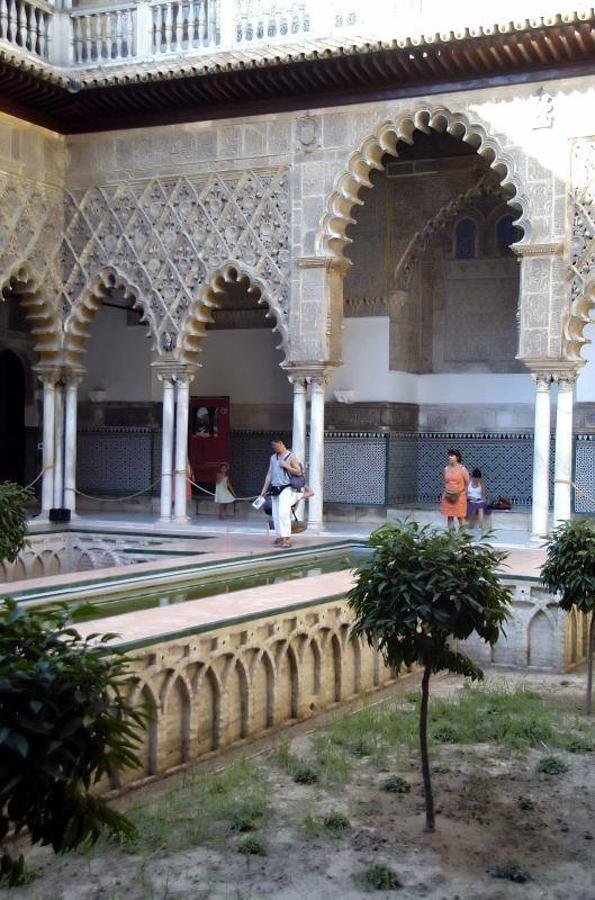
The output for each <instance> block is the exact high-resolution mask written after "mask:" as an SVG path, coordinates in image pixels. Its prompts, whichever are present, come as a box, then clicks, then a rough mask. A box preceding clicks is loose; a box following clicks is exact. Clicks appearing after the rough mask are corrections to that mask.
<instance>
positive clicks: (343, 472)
mask: <svg viewBox="0 0 595 900" xmlns="http://www.w3.org/2000/svg"><path fill="white" fill-rule="evenodd" d="M386 452H387V440H386V436H385V435H378V434H369V435H361V434H344V433H342V434H333V435H332V436H331V435H327V436H326V437H325V440H324V460H325V467H324V496H325V500H326V501H327V503H355V504H356V505H358V506H366V505H371V506H376V505H379V506H382V505H383V504H385V503H386Z"/></svg>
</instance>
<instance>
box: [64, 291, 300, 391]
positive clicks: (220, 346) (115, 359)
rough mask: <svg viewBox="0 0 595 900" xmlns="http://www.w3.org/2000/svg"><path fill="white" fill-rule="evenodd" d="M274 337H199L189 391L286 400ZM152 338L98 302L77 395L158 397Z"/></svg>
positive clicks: (257, 333) (255, 332) (237, 333)
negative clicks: (99, 392)
mask: <svg viewBox="0 0 595 900" xmlns="http://www.w3.org/2000/svg"><path fill="white" fill-rule="evenodd" d="M278 343H279V336H278V335H277V334H275V333H273V332H272V331H270V330H269V329H266V330H264V329H262V330H260V329H237V330H229V331H211V332H209V333H208V334H207V337H206V338H205V340H204V342H203V351H202V353H201V355H200V363H201V368H199V370H198V371H197V373H196V376H195V378H194V381H193V382H192V386H191V393H192V394H193V395H194V396H201V395H205V396H210V395H217V394H219V395H223V396H229V397H230V398H231V400H232V402H234V403H250V404H255V403H258V404H263V403H290V402H291V397H292V391H291V385H290V384H289V382H288V380H287V377H286V376H285V374H284V373H283V371H282V370H281V369H280V368H279V363H281V362H282V361H283V354H282V353H280V352H279V351H278V350H276V349H275V348H276V346H277V344H278ZM152 359H154V356H153V354H152V353H151V341H150V339H149V338H148V337H147V329H146V328H145V327H144V326H138V327H137V326H132V327H131V326H128V325H127V324H126V313H125V312H123V311H120V310H115V309H110V308H108V307H103V309H101V310H100V312H99V313H98V315H97V317H96V319H95V321H94V322H93V326H92V329H91V337H90V339H89V343H88V355H87V358H86V360H85V366H86V369H87V374H86V376H85V379H84V381H83V385H82V392H81V396H82V398H83V399H85V400H86V399H87V394H88V392H89V390H93V388H95V387H99V386H101V387H104V388H105V390H106V391H107V396H106V400H107V401H123V400H131V401H136V402H139V401H140V402H142V401H145V402H148V401H150V400H151V399H153V400H157V401H159V400H161V388H160V385H159V382H158V381H157V379H155V378H154V376H153V374H152V371H151V361H152Z"/></svg>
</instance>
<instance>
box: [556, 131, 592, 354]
mask: <svg viewBox="0 0 595 900" xmlns="http://www.w3.org/2000/svg"><path fill="white" fill-rule="evenodd" d="M569 231H570V235H571V238H570V265H571V273H570V279H571V285H570V308H569V311H568V316H567V318H566V321H565V323H564V324H565V338H566V348H567V352H568V354H569V356H570V358H571V359H575V360H577V361H580V360H581V351H582V348H583V346H584V344H585V341H586V337H585V334H584V329H585V327H586V325H587V324H588V323H589V322H590V321H591V319H592V311H593V307H594V306H595V138H592V137H590V138H583V139H581V140H577V141H576V142H575V143H574V146H573V148H572V204H571V208H570V213H569Z"/></svg>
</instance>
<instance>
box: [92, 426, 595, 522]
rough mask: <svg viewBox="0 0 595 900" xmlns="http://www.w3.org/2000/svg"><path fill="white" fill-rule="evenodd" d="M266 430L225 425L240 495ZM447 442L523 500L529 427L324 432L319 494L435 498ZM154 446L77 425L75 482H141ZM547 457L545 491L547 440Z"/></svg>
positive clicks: (588, 447)
mask: <svg viewBox="0 0 595 900" xmlns="http://www.w3.org/2000/svg"><path fill="white" fill-rule="evenodd" d="M271 436H272V432H265V431H241V432H232V435H231V468H232V481H233V484H234V486H235V488H236V490H237V492H238V494H239V495H240V496H250V495H252V494H255V493H258V491H259V490H260V488H261V486H262V482H263V479H264V475H265V473H266V470H267V466H268V460H269V457H270V453H271V450H270V441H271ZM587 437H590V438H591V439H587ZM593 437H595V436H584V435H581V436H579V441H578V444H577V456H576V479H577V483H578V484H579V486H580V487H582V488H583V489H584V490H587V491H589V490H590V492H591V493H592V494H593V496H595V440H593V439H592V438H593ZM284 438H285V441H286V443H287V445H288V446H290V444H291V436H290V435H289V434H285V435H284ZM453 446H454V447H457V448H458V449H460V451H461V453H462V455H463V461H464V462H465V464H466V465H467V466H468V467H469V468H472V467H474V466H478V467H479V468H480V469H481V470H482V473H483V475H484V477H485V479H486V481H487V483H488V489H489V493H490V497H492V498H495V497H497V496H499V495H501V494H504V495H506V496H508V497H510V498H511V499H512V501H513V503H514V504H515V506H516V507H528V506H530V504H531V482H532V466H533V438H532V435H531V434H508V435H507V434H438V433H436V434H422V435H420V434H417V435H416V434H411V433H407V432H403V433H393V434H390V435H389V434H382V433H357V434H356V433H346V432H340V433H339V432H333V433H332V434H331V433H329V434H327V435H326V438H325V463H326V465H325V499H326V501H327V502H328V503H350V504H356V505H362V506H366V505H370V506H373V505H384V504H388V505H391V506H397V505H402V506H404V505H408V504H417V503H432V504H433V503H437V502H438V500H439V498H440V493H441V490H442V469H443V466H444V461H445V459H446V453H447V451H448V449H449V448H450V447H453ZM160 448H161V439H160V434H159V432H158V431H155V430H152V429H143V428H101V427H99V428H92V429H84V430H82V431H81V432H80V433H79V451H78V475H77V477H78V484H79V486H80V488H81V490H83V491H89V492H98V493H102V492H105V493H114V494H118V493H120V494H125V493H130V492H133V491H136V490H141V489H142V488H146V487H148V485H149V484H150V483H151V482H152V481H155V480H156V479H157V478H158V475H159V469H160V453H161V449H160ZM550 459H551V461H550V480H551V485H550V487H551V495H552V497H553V465H554V447H553V443H552V452H551V458H550ZM387 477H388V481H387ZM157 492H158V486H157V487H156V488H155V489H154V493H157ZM577 511H579V512H595V501H593V500H587V499H586V498H582V499H580V500H579V501H578V502H577Z"/></svg>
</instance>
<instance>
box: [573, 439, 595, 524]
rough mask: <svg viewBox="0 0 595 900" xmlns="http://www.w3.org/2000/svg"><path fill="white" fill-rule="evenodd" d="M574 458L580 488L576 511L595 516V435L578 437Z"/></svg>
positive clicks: (576, 496)
mask: <svg viewBox="0 0 595 900" xmlns="http://www.w3.org/2000/svg"><path fill="white" fill-rule="evenodd" d="M574 458H575V470H574V482H575V484H576V486H577V488H578V490H577V491H576V493H575V497H574V509H575V511H576V512H578V513H592V514H595V435H591V434H580V435H578V437H577V441H576V449H575V457H574ZM583 491H584V492H585V493H582V492H583Z"/></svg>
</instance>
